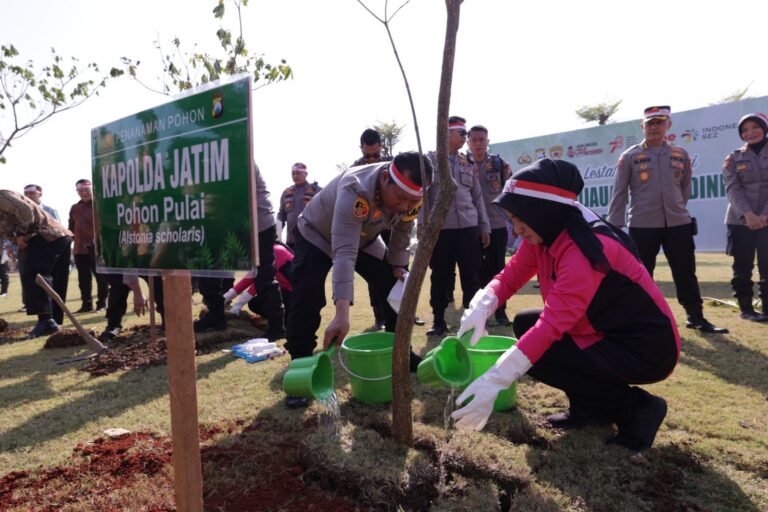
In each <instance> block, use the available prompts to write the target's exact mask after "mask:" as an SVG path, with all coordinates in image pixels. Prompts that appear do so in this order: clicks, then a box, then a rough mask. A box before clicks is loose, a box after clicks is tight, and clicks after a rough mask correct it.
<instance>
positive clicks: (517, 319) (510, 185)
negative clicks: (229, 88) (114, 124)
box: [0, 106, 768, 450]
mask: <svg viewBox="0 0 768 512" xmlns="http://www.w3.org/2000/svg"><path fill="white" fill-rule="evenodd" d="M671 124H672V119H671V109H670V107H668V106H654V107H649V108H647V109H645V111H644V115H643V120H642V131H643V135H644V139H643V141H642V142H641V143H639V144H636V145H634V146H632V147H630V148H629V149H627V150H626V151H624V152H623V153H622V155H621V156H620V158H619V160H618V164H617V166H616V173H615V181H614V187H613V196H612V198H611V201H610V205H609V208H608V214H607V216H606V218H605V219H602V218H600V217H599V216H597V215H595V214H594V213H593V212H592V211H590V210H589V209H587V208H585V207H584V206H583V205H581V204H579V203H578V201H577V200H576V198H577V197H578V194H579V193H580V192H581V191H582V189H583V186H584V182H583V179H582V177H581V174H580V172H579V169H578V168H577V167H576V166H575V165H573V164H572V163H569V162H567V161H563V160H552V159H542V160H539V161H537V162H535V163H533V164H532V165H530V166H528V167H525V168H523V169H520V170H518V171H517V172H515V173H514V174H513V172H512V169H511V167H510V166H509V164H508V163H507V162H506V161H505V160H504V159H503V158H502V157H500V156H499V155H493V154H490V153H489V152H488V144H489V131H488V129H487V128H486V127H485V126H482V125H475V126H472V127H471V128H468V127H467V122H466V120H465V119H464V118H462V117H459V116H451V117H450V118H449V119H448V133H447V138H448V155H449V173H450V179H451V180H452V181H453V182H454V184H455V185H456V192H455V196H454V198H453V199H452V201H451V203H450V205H449V207H448V213H447V215H446V218H445V221H444V223H443V225H442V227H441V229H440V232H439V234H438V237H437V242H436V245H435V247H434V250H433V252H432V256H431V259H430V262H429V267H430V269H431V281H430V292H429V304H430V307H431V310H432V325H431V327H430V328H429V330H428V331H427V335H429V336H443V335H444V334H446V333H447V332H448V331H449V329H450V327H449V326H448V324H447V322H446V318H445V312H446V309H447V308H448V307H449V304H450V303H451V302H453V301H454V293H455V290H454V284H455V282H456V267H458V272H459V282H460V285H461V302H462V306H463V309H464V311H463V315H462V318H461V323H460V325H459V326H458V334H459V335H460V336H461V335H464V334H466V333H470V340H471V341H470V343H472V344H475V343H477V341H478V340H479V339H480V337H481V336H482V334H483V333H484V332H485V327H486V323H487V321H488V320H489V319H490V318H491V317H493V318H494V321H495V322H496V324H497V325H499V326H510V325H511V328H510V334H512V333H514V335H515V337H517V338H518V340H519V341H518V343H517V344H516V345H515V346H514V347H513V348H512V349H510V350H509V351H507V353H505V354H504V355H503V356H502V357H501V358H499V360H498V362H497V363H496V364H495V365H494V366H493V367H492V368H491V369H490V370H489V371H488V372H486V373H485V374H484V375H483V376H481V377H480V378H479V379H477V380H476V381H475V382H473V383H472V384H471V385H470V386H469V387H468V388H467V389H466V390H465V391H464V393H463V394H462V395H461V396H460V397H459V398H458V400H457V404H458V405H461V406H462V407H461V408H460V409H459V410H457V411H455V412H454V417H455V418H456V419H457V426H458V427H460V428H469V429H481V428H483V426H484V425H485V423H486V422H487V421H488V418H489V416H490V414H491V411H492V407H493V402H494V400H495V398H496V395H497V394H498V392H499V391H500V390H502V389H505V388H506V387H508V386H509V385H510V384H511V383H512V382H514V381H515V380H517V379H518V378H519V377H520V376H521V375H523V374H525V373H527V374H529V375H531V376H532V377H533V378H535V379H537V380H539V381H541V382H543V383H545V384H547V385H550V386H553V387H555V388H558V389H561V390H563V391H564V392H565V394H566V395H567V397H568V399H569V403H570V405H569V408H568V410H566V411H563V412H561V413H558V414H555V415H552V416H550V417H549V418H548V420H549V422H550V423H551V424H552V425H553V426H556V427H560V428H579V427H582V426H585V425H592V424H603V423H616V424H617V426H618V434H617V435H616V436H614V437H613V438H611V439H610V442H611V443H615V444H618V445H621V446H625V447H627V448H630V449H633V450H642V449H646V448H648V447H650V446H651V445H652V443H653V440H654V438H655V435H656V431H657V430H658V428H659V426H660V424H661V423H662V421H663V419H664V417H665V415H666V410H667V405H666V402H665V401H664V400H663V398H661V397H656V396H653V395H651V394H650V393H648V392H647V391H645V390H643V389H642V388H640V387H638V386H637V385H638V384H647V383H652V382H658V381H660V380H663V379H665V378H666V377H667V376H669V375H670V373H671V372H672V370H673V368H674V367H675V365H676V364H677V360H678V357H679V352H680V336H679V333H678V331H677V327H676V323H675V319H674V317H673V314H672V312H671V310H670V308H669V305H668V304H667V302H666V301H665V299H664V297H663V295H662V293H661V291H660V290H659V288H658V287H657V285H656V284H655V282H654V281H653V273H654V268H655V264H656V257H657V255H658V252H659V250H660V249H661V248H663V250H664V256H665V257H666V258H667V261H668V262H669V266H670V269H671V271H672V276H673V280H674V284H675V289H676V292H677V300H678V301H679V303H680V304H681V305H682V307H683V308H684V310H685V312H686V315H687V318H686V322H685V326H686V327H687V328H691V329H697V330H699V331H701V332H703V333H714V334H722V333H727V332H728V330H727V329H726V328H724V327H718V326H716V325H714V324H713V323H711V322H710V321H708V320H707V319H706V318H705V316H704V310H703V302H702V298H701V293H700V291H699V284H698V280H697V277H696V261H695V243H694V237H695V235H696V221H695V219H694V218H692V217H691V215H690V214H689V212H688V209H687V203H688V199H689V197H690V193H691V179H692V165H691V159H690V157H689V156H688V154H687V153H686V151H685V150H684V149H683V148H681V147H678V146H675V145H672V144H670V143H668V142H667V139H666V133H667V131H668V130H669V128H670V126H671ZM738 131H739V136H740V137H741V138H742V140H743V141H744V142H745V144H744V145H743V146H741V147H739V148H738V149H736V150H734V151H733V152H732V153H730V154H729V155H727V157H726V158H725V162H724V163H723V173H724V177H725V184H726V191H727V195H728V202H729V205H728V210H727V212H725V213H726V218H725V222H726V226H727V227H726V229H727V235H728V237H727V240H728V243H727V254H729V255H731V256H733V279H732V280H731V286H732V289H733V293H734V296H735V297H736V298H737V301H738V305H739V308H740V316H741V318H743V319H745V320H748V321H754V322H765V321H766V320H767V319H768V309H767V308H768V306H766V303H765V299H766V298H768V282H766V276H768V149H766V135H767V134H768V119H766V117H765V116H764V115H762V114H757V113H754V114H749V115H747V116H744V117H743V118H742V119H741V120H740V121H739V123H738ZM465 145H468V151H467V152H466V153H463V152H462V149H463V148H464V146H465ZM360 150H361V153H362V156H361V157H360V158H359V159H357V160H355V161H354V162H353V164H352V166H351V167H349V168H346V169H344V170H342V171H341V172H340V173H339V174H338V175H337V176H335V177H334V178H333V179H331V180H330V181H329V182H328V183H327V184H326V185H325V186H323V187H321V186H319V185H318V184H317V182H309V181H307V175H308V171H307V165H305V164H304V163H301V162H297V163H295V164H294V165H293V166H292V167H291V177H292V180H293V184H292V185H290V186H289V187H287V188H286V189H285V190H284V191H283V192H282V194H281V195H280V199H279V207H278V211H277V215H275V212H274V209H273V206H272V203H271V201H270V194H269V191H268V190H267V187H266V184H265V182H264V180H263V177H262V175H261V173H260V171H259V169H258V167H255V181H256V191H257V198H256V203H257V205H258V211H257V217H258V226H259V233H258V247H259V262H260V264H259V267H258V268H256V269H254V271H253V272H252V273H251V274H249V275H248V276H246V278H245V279H244V280H242V281H240V282H238V283H237V284H235V283H234V280H233V279H221V278H200V279H199V280H198V286H199V291H200V293H201V294H202V296H203V302H204V304H205V305H206V307H207V313H206V314H205V315H204V316H203V317H202V318H200V319H199V320H196V321H195V325H194V330H195V331H196V332H209V331H216V330H223V329H226V327H227V321H226V316H225V314H224V311H225V308H226V305H227V304H228V303H229V302H231V301H234V302H233V305H232V306H231V311H233V312H237V311H239V310H240V309H241V308H242V307H244V306H245V305H246V304H247V306H248V307H249V308H250V309H251V310H252V311H254V312H258V314H260V315H261V316H263V317H264V318H265V319H266V321H267V323H268V328H267V330H266V332H265V333H264V336H265V337H266V338H268V339H269V340H270V341H275V340H279V339H283V338H284V339H285V340H286V341H285V347H286V349H287V350H288V352H289V353H290V355H291V358H293V359H295V358H300V357H305V356H309V355H311V354H312V353H313V351H314V350H315V349H316V347H317V345H318V338H319V336H321V337H322V340H321V342H322V346H323V348H327V347H328V346H330V345H331V344H333V343H337V344H338V343H341V341H342V340H343V339H344V338H345V336H347V334H348V333H349V330H350V317H349V312H350V307H351V306H352V304H353V303H354V301H355V296H354V289H355V287H354V275H355V273H358V274H360V275H361V276H362V277H363V278H364V279H365V280H366V281H367V284H368V290H369V300H370V305H371V309H372V318H373V321H374V325H375V326H376V328H383V329H386V330H387V331H390V332H393V331H394V329H395V324H396V321H397V313H396V312H395V311H394V310H393V309H392V307H391V306H390V305H389V304H388V301H387V295H388V294H389V291H390V290H391V288H392V287H393V285H394V284H395V283H396V281H397V280H398V279H403V278H404V276H405V275H406V273H407V271H408V265H409V259H410V243H411V237H412V233H413V230H414V227H415V228H416V233H417V235H418V236H423V233H422V232H421V228H422V227H423V226H424V222H423V220H424V217H425V216H426V215H428V213H429V212H427V211H426V209H422V208H421V206H422V204H423V202H424V199H425V198H428V204H430V205H433V204H434V203H435V200H436V197H437V192H438V189H439V180H440V179H441V178H440V176H439V175H438V174H437V173H436V172H435V171H434V169H435V166H436V154H435V153H434V152H430V153H428V154H427V155H424V156H421V155H419V154H418V153H416V152H405V153H400V154H398V155H396V156H394V157H393V156H392V155H388V154H387V151H386V147H385V146H384V145H383V141H382V138H381V135H380V134H379V133H378V132H376V131H375V130H372V129H367V130H365V131H364V132H363V134H362V135H361V138H360ZM76 191H77V194H78V195H79V197H80V200H79V201H78V202H77V203H76V204H74V205H73V206H72V208H71V210H70V213H69V222H68V225H67V226H66V227H65V226H64V225H63V224H62V223H61V222H60V220H59V217H58V214H57V212H56V211H55V210H53V209H51V208H49V207H48V206H46V205H44V204H43V203H42V202H41V196H42V188H41V187H39V186H38V185H28V186H27V187H25V189H24V195H22V194H18V193H16V192H13V191H9V190H2V191H0V237H4V238H5V239H6V240H7V242H6V243H5V244H4V245H3V251H2V255H3V259H2V262H0V269H2V276H0V277H2V280H0V285H2V290H1V291H0V297H2V296H5V294H6V293H7V290H8V280H7V272H8V265H9V262H10V261H13V259H14V256H15V255H16V254H17V252H16V251H18V271H19V273H20V276H21V286H22V297H23V302H24V306H25V308H26V312H27V314H28V315H37V318H38V321H37V323H36V324H35V326H34V327H33V328H32V330H31V331H30V332H29V337H30V338H34V337H38V336H43V335H46V334H49V333H52V332H55V331H56V330H58V328H59V327H58V326H59V324H60V323H61V321H62V312H61V310H60V309H59V308H58V307H57V306H56V304H55V303H52V301H51V300H50V299H49V297H48V296H47V295H46V293H45V292H44V291H43V290H42V289H41V288H40V287H38V286H37V285H36V284H35V282H34V280H35V276H36V275H37V274H40V275H41V276H43V278H44V279H46V280H47V281H49V283H50V284H51V285H52V287H53V289H54V290H55V291H56V292H57V293H58V294H59V295H60V296H61V297H62V299H64V300H66V294H67V281H68V275H69V268H70V258H71V256H70V254H71V253H72V254H73V255H74V264H75V268H76V269H77V272H78V285H79V289H80V296H81V301H82V302H81V308H80V309H79V310H78V312H81V313H82V312H90V311H94V310H96V311H99V310H103V309H105V308H106V317H107V328H106V329H105V331H104V332H103V333H102V337H103V338H104V339H109V338H113V337H115V336H117V335H118V334H119V332H120V329H121V327H122V326H121V320H122V317H123V316H124V314H125V312H126V309H127V298H128V295H129V292H130V291H133V292H134V311H136V312H137V313H141V312H143V311H144V309H145V308H146V307H147V304H146V299H145V298H144V297H143V295H142V292H141V287H140V286H139V284H138V279H137V278H136V276H132V275H109V276H107V275H101V274H99V273H98V272H97V271H96V250H95V244H94V225H93V206H92V199H93V193H92V187H91V182H90V181H88V180H86V179H83V180H79V181H78V182H77V183H76ZM419 221H421V222H419ZM510 225H511V226H512V233H513V235H514V236H515V237H518V238H520V239H522V242H521V243H520V245H519V248H518V249H517V251H516V252H515V253H514V255H513V256H512V258H511V259H510V260H509V261H508V262H506V263H505V261H506V251H507V248H508V245H509V231H508V228H509V226H510ZM624 226H626V227H627V228H628V232H625V231H623V230H622V229H620V228H622V227H624ZM284 230H285V243H283V242H282V233H283V231H284ZM73 242H74V245H73ZM755 256H756V257H757V263H758V272H759V286H758V288H759V295H760V298H761V299H763V309H762V311H760V312H758V311H756V310H755V309H754V306H753V296H754V281H753V280H752V271H753V267H754V260H755ZM329 273H330V274H331V288H332V300H333V305H334V314H333V318H332V319H330V322H329V323H328V325H327V327H326V328H325V331H324V332H322V333H318V329H319V328H320V324H321V317H320V312H321V310H322V308H323V307H324V306H325V305H326V292H325V282H326V279H327V276H328V274H329ZM534 276H537V277H538V284H539V287H540V291H541V295H542V299H543V302H544V306H543V308H541V309H536V310H525V311H518V312H517V313H516V315H515V316H514V318H513V319H512V320H511V321H510V319H509V317H508V316H507V313H506V301H507V299H509V298H510V297H511V296H512V295H513V294H514V293H515V292H517V291H518V290H519V289H520V288H521V287H522V286H523V285H524V284H525V283H526V282H528V281H529V280H530V279H531V278H533V277H534ZM93 279H95V280H96V283H97V293H96V302H95V304H94V302H93V300H92V280H93ZM154 289H155V299H156V301H157V309H158V311H159V312H160V314H161V317H162V315H163V307H162V306H163V301H162V296H163V294H162V282H161V280H160V279H157V278H155V282H154ZM238 295H239V296H238ZM416 322H417V323H419V324H423V323H424V322H423V321H421V320H420V319H418V318H417V319H416ZM420 360H421V359H420V357H419V356H418V355H417V354H415V353H411V364H410V366H411V371H415V370H416V367H417V366H418V364H419V362H420ZM471 397H474V399H473V400H472V401H471V402H469V404H466V401H467V399H469V398H471ZM307 403H308V400H307V399H305V398H301V397H287V405H288V406H291V407H300V406H306V405H307Z"/></svg>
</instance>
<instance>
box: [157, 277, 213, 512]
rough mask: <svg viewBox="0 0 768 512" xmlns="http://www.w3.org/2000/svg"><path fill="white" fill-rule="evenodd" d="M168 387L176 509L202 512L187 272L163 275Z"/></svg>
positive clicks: (190, 288) (193, 358) (193, 334)
mask: <svg viewBox="0 0 768 512" xmlns="http://www.w3.org/2000/svg"><path fill="white" fill-rule="evenodd" d="M163 292H164V294H165V297H164V301H163V302H164V304H165V332H166V343H167V344H168V384H169V386H170V396H171V436H172V438H173V471H174V479H173V483H174V491H175V493H176V507H177V509H178V510H184V511H188V512H196V511H202V510H203V475H202V469H201V462H200V437H199V432H198V422H197V385H196V380H197V366H196V363H195V333H194V331H193V329H192V284H191V280H190V275H189V272H184V271H178V270H177V271H172V270H165V271H163Z"/></svg>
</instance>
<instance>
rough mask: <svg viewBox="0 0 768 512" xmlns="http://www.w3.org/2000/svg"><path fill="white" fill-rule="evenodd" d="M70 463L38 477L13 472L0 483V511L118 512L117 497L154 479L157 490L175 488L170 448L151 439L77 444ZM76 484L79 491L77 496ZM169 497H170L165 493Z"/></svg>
mask: <svg viewBox="0 0 768 512" xmlns="http://www.w3.org/2000/svg"><path fill="white" fill-rule="evenodd" d="M71 459H72V460H71V463H69V464H65V465H62V466H58V467H54V468H48V469H41V470H38V471H34V472H31V471H13V472H11V473H8V474H7V475H5V476H3V477H2V478H0V509H2V510H7V509H11V508H15V507H18V508H19V509H22V510H24V509H26V510H30V509H33V508H38V507H40V508H41V509H45V510H57V509H61V508H65V506H66V505H69V504H72V505H74V504H76V503H89V506H92V507H93V510H116V509H115V505H114V500H113V499H112V497H113V496H120V491H121V490H123V489H124V488H126V487H131V486H133V485H135V484H136V483H137V482H138V481H140V480H144V479H147V478H152V479H153V483H154V485H156V486H163V487H168V488H172V486H173V483H172V481H171V479H170V472H169V471H167V468H168V466H169V462H170V460H171V442H170V439H168V438H160V437H158V436H156V435H154V434H151V433H142V432H139V433H135V434H128V435H126V436H123V437H119V438H113V439H104V438H98V439H96V440H95V441H93V442H92V443H86V444H78V445H77V446H76V447H75V448H74V450H73V453H72V457H71ZM73 484H75V485H77V484H80V485H77V489H76V491H75V492H72V486H73ZM165 494H168V493H165ZM152 510H158V511H159V510H174V507H173V503H172V502H168V503H158V504H157V506H156V507H155V508H152Z"/></svg>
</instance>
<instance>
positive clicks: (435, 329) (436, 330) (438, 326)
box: [427, 322, 448, 336]
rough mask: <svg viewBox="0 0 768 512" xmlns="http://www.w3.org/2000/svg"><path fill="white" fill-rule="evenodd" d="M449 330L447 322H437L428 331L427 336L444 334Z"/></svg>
mask: <svg viewBox="0 0 768 512" xmlns="http://www.w3.org/2000/svg"><path fill="white" fill-rule="evenodd" d="M446 332H448V326H447V325H446V323H445V322H435V323H434V325H432V327H430V329H429V330H428V331H427V336H442V335H443V334H445V333H446Z"/></svg>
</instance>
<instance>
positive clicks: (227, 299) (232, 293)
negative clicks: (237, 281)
mask: <svg viewBox="0 0 768 512" xmlns="http://www.w3.org/2000/svg"><path fill="white" fill-rule="evenodd" d="M236 296H237V292H236V291H235V289H234V288H230V289H229V290H227V292H226V293H225V294H224V304H228V303H230V302H232V299H234V298H235V297H236Z"/></svg>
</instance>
